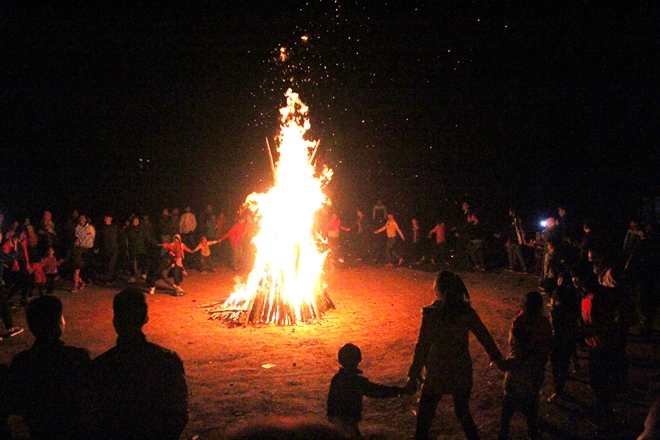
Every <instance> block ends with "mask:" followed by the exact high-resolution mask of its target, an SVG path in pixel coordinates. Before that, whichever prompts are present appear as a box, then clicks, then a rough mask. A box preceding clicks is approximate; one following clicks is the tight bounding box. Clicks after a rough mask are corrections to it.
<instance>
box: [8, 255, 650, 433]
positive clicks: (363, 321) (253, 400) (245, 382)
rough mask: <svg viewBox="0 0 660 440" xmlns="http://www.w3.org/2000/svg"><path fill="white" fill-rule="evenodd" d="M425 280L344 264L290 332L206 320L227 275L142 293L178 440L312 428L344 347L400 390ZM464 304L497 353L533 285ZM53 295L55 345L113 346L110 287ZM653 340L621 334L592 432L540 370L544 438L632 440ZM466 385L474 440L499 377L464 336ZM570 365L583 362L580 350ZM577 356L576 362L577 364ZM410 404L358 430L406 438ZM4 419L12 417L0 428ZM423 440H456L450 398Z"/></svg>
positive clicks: (24, 341) (383, 411)
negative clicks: (178, 367) (616, 383)
mask: <svg viewBox="0 0 660 440" xmlns="http://www.w3.org/2000/svg"><path fill="white" fill-rule="evenodd" d="M434 275H435V274H434V273H431V272H424V271H418V270H413V269H410V268H403V267H401V268H396V267H395V268H391V267H390V268H387V267H382V266H368V265H363V266H353V267H343V268H339V269H336V270H333V271H332V272H331V273H329V274H328V275H327V276H326V279H327V283H328V291H329V293H330V296H331V297H332V299H333V301H334V303H335V305H336V310H331V311H330V312H328V313H327V314H326V315H325V316H324V318H323V319H322V320H321V321H320V322H318V323H314V324H307V325H298V326H292V327H277V326H264V327H261V328H255V327H246V328H244V327H239V328H228V327H227V326H225V325H224V324H222V323H220V322H219V321H213V320H209V319H208V308H207V307H204V306H205V305H208V304H211V303H214V302H218V301H223V300H224V299H225V298H226V297H227V296H228V294H229V293H230V292H231V291H232V290H233V289H232V286H233V284H234V277H235V276H236V274H235V273H234V272H233V271H231V270H229V269H227V268H221V269H219V271H218V273H217V274H199V273H197V272H195V271H191V274H190V276H189V277H188V278H186V280H185V281H184V283H183V287H184V288H185V290H186V292H187V293H186V295H185V296H183V297H174V296H171V295H169V294H167V293H165V292H164V291H161V292H157V293H156V294H155V295H153V296H148V297H147V300H148V303H149V314H150V319H149V322H148V323H147V325H146V326H145V327H144V331H145V333H146V334H147V337H148V338H149V339H150V340H151V341H153V342H156V343H158V344H161V345H164V346H166V347H168V348H170V349H173V350H174V351H176V352H177V353H178V354H179V355H180V356H181V358H182V359H183V361H184V364H185V369H186V374H187V379H188V386H189V408H190V421H189V423H188V426H187V427H186V429H185V431H184V434H183V437H182V438H185V439H198V440H203V439H221V438H223V435H224V433H225V432H226V430H227V429H228V428H231V427H235V426H236V425H239V424H242V423H247V422H250V421H254V420H256V419H260V418H263V417H269V416H296V417H298V416H303V417H310V418H318V419H324V415H325V402H326V395H327V391H328V386H329V383H330V379H331V377H332V375H333V374H334V373H335V372H336V371H337V368H338V365H337V361H336V358H337V350H338V349H339V348H340V347H341V346H342V345H343V344H345V343H347V342H352V343H354V344H356V345H358V346H359V347H360V348H361V349H362V353H363V362H362V364H361V369H362V370H363V372H364V374H365V376H366V377H368V378H370V379H371V380H374V381H377V382H381V383H386V384H392V385H395V384H396V385H403V384H404V383H405V379H406V373H407V370H408V367H409V365H410V362H411V359H412V354H413V349H414V345H415V341H416V338H417V333H418V328H419V324H420V321H421V308H422V306H424V305H426V304H429V303H431V302H432V300H433V294H432V292H431V290H430V287H431V285H432V281H433V278H434ZM461 275H462V276H463V278H464V280H465V283H466V285H467V286H468V289H469V291H470V294H471V296H472V300H473V306H474V308H475V309H476V310H477V312H478V313H479V314H480V316H481V317H482V319H483V321H484V322H485V323H486V326H487V327H488V328H489V329H490V330H491V332H492V334H493V337H494V339H495V341H496V342H497V343H498V345H499V346H500V349H501V350H502V351H503V352H506V351H507V349H508V347H507V343H506V341H507V334H508V326H509V323H510V320H511V319H512V318H513V316H514V315H515V313H516V312H517V310H518V306H519V304H520V300H521V298H522V297H523V295H524V293H525V292H527V291H529V290H532V289H534V288H535V278H534V277H533V276H530V275H519V274H513V273H497V272H486V273H462V274H461ZM62 287H63V290H58V291H56V295H57V296H58V297H60V298H61V299H62V300H63V302H64V311H65V318H66V321H67V327H66V332H65V335H64V340H65V341H66V342H67V343H68V344H70V345H74V346H80V347H86V348H88V349H89V351H90V352H91V354H92V356H97V355H99V354H100V353H102V352H104V351H105V350H107V349H109V348H110V347H112V346H113V345H114V342H115V333H114V330H113V328H112V324H111V318H112V311H111V304H112V298H113V295H114V294H115V293H116V292H117V291H118V290H119V289H118V288H105V287H99V286H88V287H87V288H86V289H85V290H83V291H81V292H80V293H77V294H72V293H70V292H69V291H68V290H65V289H67V287H68V284H66V283H64V284H63V286H62ZM15 317H16V321H17V324H18V325H25V318H24V313H23V310H22V309H15ZM658 342H659V341H658V340H657V339H655V340H654V341H653V342H651V343H649V342H642V341H641V340H640V339H639V338H638V337H637V336H636V335H635V334H631V336H630V343H629V359H630V368H631V377H630V380H631V390H630V391H629V392H627V393H624V394H622V395H620V396H619V397H618V398H617V402H616V411H617V425H616V427H615V428H614V429H611V430H609V431H608V432H606V433H602V432H601V433H598V432H597V430H596V427H595V426H594V425H593V423H592V422H591V420H592V418H591V413H590V407H591V403H592V393H591V391H590V389H589V388H588V386H587V383H586V368H582V369H580V370H579V371H578V372H576V373H574V374H573V380H571V381H570V382H569V384H568V386H567V388H568V389H567V391H568V392H569V394H570V395H571V396H572V398H571V400H570V401H562V402H560V403H558V404H549V403H547V402H546V399H547V397H548V396H549V395H550V394H551V375H550V373H549V371H550V369H549V366H548V368H547V371H548V373H547V376H546V382H545V385H544V388H543V392H542V394H543V395H542V396H541V398H542V404H541V417H542V419H543V420H544V421H546V422H547V426H546V431H545V433H544V438H547V439H562V440H564V439H595V438H620V439H634V438H636V436H637V435H638V434H639V433H641V431H642V424H643V420H644V417H645V415H646V413H647V411H648V406H649V394H650V391H651V390H652V389H653V388H654V387H655V386H656V385H657V384H658V382H659V368H658V366H659V365H660V362H659V359H658V358H659V357H660V352H658V350H657V346H658ZM31 343H32V336H31V335H30V334H29V333H28V332H27V331H26V332H25V333H23V334H21V335H18V336H16V337H14V338H11V339H8V340H4V341H0V362H5V363H8V362H9V361H10V360H11V358H12V356H13V355H15V354H16V353H17V352H19V351H20V350H23V349H26V348H28V347H29V346H30V344H31ZM471 344H472V345H471V351H472V354H473V361H474V388H473V391H472V400H471V408H472V412H473V415H474V418H475V420H476V422H477V425H478V426H479V431H480V433H481V436H482V438H483V439H494V438H496V437H497V435H496V434H497V426H498V421H499V411H500V402H501V394H502V380H503V374H502V373H501V372H500V371H498V370H497V369H496V368H495V367H491V366H489V362H488V359H487V356H486V354H485V352H484V350H483V349H482V348H481V347H480V346H479V345H478V343H477V342H476V340H475V339H474V338H472V339H471ZM582 356H586V353H584V352H582ZM586 362H587V361H586V358H583V359H582V362H581V365H582V366H583V367H586ZM418 396H419V394H417V395H416V396H405V397H399V398H394V399H386V400H371V399H365V402H364V418H363V421H362V422H361V425H360V426H361V430H362V433H363V435H364V436H365V437H366V438H371V439H407V438H411V436H412V435H413V433H414V424H415V411H416V401H417V398H418ZM15 422H16V420H15V419H12V423H15ZM525 431H526V430H525V427H524V421H523V419H522V417H521V416H520V415H517V416H515V418H514V422H513V426H512V433H511V435H512V438H514V439H515V438H525ZM432 434H433V435H435V436H436V438H443V439H462V438H464V436H463V433H462V430H461V427H460V425H459V424H458V422H457V420H456V418H455V416H454V414H453V406H452V402H451V399H450V398H448V397H447V398H445V399H444V400H443V401H442V402H441V403H440V406H439V408H438V412H437V417H436V420H435V423H434V427H433V431H432Z"/></svg>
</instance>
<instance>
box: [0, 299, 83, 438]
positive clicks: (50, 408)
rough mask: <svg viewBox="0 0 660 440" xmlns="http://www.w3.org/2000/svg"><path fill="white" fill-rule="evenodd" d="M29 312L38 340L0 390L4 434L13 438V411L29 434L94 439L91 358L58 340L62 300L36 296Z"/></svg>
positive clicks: (16, 363) (22, 355) (19, 359)
mask: <svg viewBox="0 0 660 440" xmlns="http://www.w3.org/2000/svg"><path fill="white" fill-rule="evenodd" d="M25 315H26V318H27V323H28V328H29V329H30V332H31V333H32V334H33V335H34V337H35V341H34V344H33V345H32V347H30V348H29V349H27V350H25V351H22V352H20V353H18V354H17V355H16V356H15V357H14V358H13V360H12V362H11V365H10V366H9V371H8V372H7V377H6V381H5V384H4V388H3V390H2V393H1V394H0V420H2V421H3V425H4V432H3V433H0V437H1V438H12V437H11V432H10V430H9V428H8V426H7V424H6V422H7V417H8V416H9V415H11V414H15V415H19V416H21V417H22V418H23V420H24V421H25V424H26V425H27V427H28V430H29V432H30V438H31V439H71V438H93V436H92V434H91V431H92V427H93V423H92V420H93V415H92V413H91V412H90V411H91V405H90V403H91V402H92V401H91V397H90V396H91V382H90V380H89V379H90V377H89V373H90V366H91V358H90V355H89V353H88V352H87V350H85V349H83V348H77V347H70V346H68V345H65V344H64V342H62V340H61V339H60V338H61V336H62V333H63V331H64V326H65V322H64V317H63V316H62V302H61V301H60V300H59V299H58V298H57V297H54V296H50V295H47V296H42V297H39V298H35V299H34V300H33V301H31V302H30V303H29V304H28V306H27V309H26V311H25Z"/></svg>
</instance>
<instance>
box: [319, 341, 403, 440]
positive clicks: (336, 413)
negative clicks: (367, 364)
mask: <svg viewBox="0 0 660 440" xmlns="http://www.w3.org/2000/svg"><path fill="white" fill-rule="evenodd" d="M338 358H339V365H341V368H340V369H339V371H338V372H337V373H336V374H335V375H334V376H333V378H332V381H331V382H330V391H329V392H328V421H329V422H330V423H332V424H334V425H336V426H337V427H338V428H339V430H340V431H341V432H342V434H343V435H344V436H345V438H349V439H359V438H362V436H361V434H360V429H359V428H358V423H359V422H360V420H361V419H362V397H363V396H367V397H371V398H373V399H386V398H388V397H396V396H399V395H401V394H403V393H404V392H405V390H404V389H403V388H402V387H397V386H388V385H381V384H378V383H374V382H371V381H370V380H369V379H367V378H366V377H364V376H363V375H362V371H360V370H359V369H358V365H359V364H360V362H362V352H361V351H360V348H359V347H358V346H356V345H354V344H351V343H348V344H345V345H344V346H343V347H342V348H340V349H339V353H338Z"/></svg>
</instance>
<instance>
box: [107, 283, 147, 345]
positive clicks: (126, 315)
mask: <svg viewBox="0 0 660 440" xmlns="http://www.w3.org/2000/svg"><path fill="white" fill-rule="evenodd" d="M112 309H113V311H114V317H113V318H112V324H113V325H114V327H115V330H116V331H117V333H118V334H122V333H132V332H138V331H140V330H141V329H142V326H143V325H144V324H146V323H147V321H148V320H149V316H148V313H147V301H146V299H145V298H144V293H142V292H141V291H139V290H137V289H127V290H122V291H121V292H119V293H118V294H117V295H115V299H114V300H113V302H112Z"/></svg>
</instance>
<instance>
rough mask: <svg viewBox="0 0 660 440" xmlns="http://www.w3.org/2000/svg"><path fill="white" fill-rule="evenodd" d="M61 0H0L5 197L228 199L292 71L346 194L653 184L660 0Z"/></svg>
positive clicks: (584, 194)
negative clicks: (62, 0) (143, 1)
mask: <svg viewBox="0 0 660 440" xmlns="http://www.w3.org/2000/svg"><path fill="white" fill-rule="evenodd" d="M66 3H68V4H65V5H57V6H49V7H41V8H36V7H34V6H32V7H30V6H28V5H27V4H25V3H24V2H18V1H6V2H2V6H0V8H1V10H0V24H1V34H0V35H1V41H0V66H2V83H1V84H2V86H1V89H0V93H1V94H2V101H3V106H2V108H3V113H2V118H0V142H1V143H2V162H1V163H2V165H1V166H2V175H3V179H2V183H1V184H0V185H1V186H0V189H1V191H2V192H1V194H0V205H1V207H2V209H4V210H5V211H6V212H15V213H18V212H21V213H28V212H35V213H38V212H40V211H41V210H42V209H44V208H50V209H53V210H55V211H58V210H61V211H65V212H66V210H70V209H73V208H78V209H81V210H89V211H92V212H97V213H100V212H101V210H115V211H117V212H118V211H121V210H125V211H129V210H135V209H145V210H151V209H156V210H157V211H158V210H159V208H160V207H161V206H170V207H171V206H174V205H183V204H186V203H190V204H192V206H193V207H195V208H196V209H197V210H201V208H202V207H203V206H204V205H205V204H206V203H214V204H215V205H216V206H219V207H220V208H222V209H225V210H235V209H236V208H237V207H238V205H239V204H240V203H241V201H242V200H243V199H244V197H245V196H246V195H247V194H248V193H250V192H252V191H255V190H260V191H262V190H264V189H266V188H267V187H268V186H269V185H270V184H271V183H272V182H271V181H270V179H271V174H270V169H269V165H268V156H267V154H266V151H265V139H266V138H267V137H268V138H269V139H270V140H271V143H272V141H273V139H274V136H275V135H276V134H277V129H278V109H279V108H280V107H282V106H283V105H284V93H285V91H286V90H287V89H288V88H289V87H291V88H292V89H293V90H294V91H295V92H298V93H299V94H300V96H301V99H302V100H303V101H304V102H305V103H306V104H307V105H308V106H309V108H310V113H309V114H310V122H311V125H312V130H311V133H310V138H312V139H320V142H321V144H320V145H321V147H320V151H319V153H320V160H321V161H323V163H325V164H326V165H327V166H329V167H330V168H332V169H333V170H334V172H335V175H334V178H333V181H332V183H331V185H330V187H329V189H328V190H329V192H330V195H331V198H332V199H333V201H334V203H335V205H336V206H337V207H338V209H340V210H344V211H348V210H352V209H354V208H355V207H362V208H363V209H367V210H368V209H370V207H371V205H372V204H373V203H374V201H375V200H376V199H377V198H382V199H384V200H385V201H386V202H387V203H388V205H389V206H391V207H393V208H394V210H395V211H397V212H398V213H400V215H408V216H410V215H431V214H436V213H438V211H441V210H445V209H451V207H452V206H454V205H453V204H454V203H456V202H458V203H460V201H461V200H462V199H465V198H467V199H469V200H471V201H472V202H473V204H475V205H478V206H483V207H484V208H488V209H492V210H497V209H499V208H501V207H502V206H506V204H514V205H517V206H518V209H519V212H521V211H522V212H525V213H526V214H527V215H530V216H531V215H537V214H538V215H541V214H546V213H550V212H552V211H554V210H555V209H556V206H557V204H559V203H566V204H568V205H569V206H571V207H574V209H575V211H576V212H583V213H585V214H586V213H590V214H591V213H592V212H593V211H597V212H602V211H604V212H607V213H609V214H611V215H621V213H622V212H625V211H624V210H627V209H634V208H635V207H636V206H637V203H638V201H639V198H640V197H641V196H644V195H649V194H657V193H658V169H659V168H658V167H659V165H660V152H659V150H660V148H658V140H659V138H660V136H658V122H659V121H658V102H659V98H660V92H659V90H660V87H659V86H660V84H659V83H660V79H659V78H660V75H659V70H658V64H659V63H660V57H659V55H660V50H659V49H660V32H659V27H658V23H660V7H659V6H658V4H657V2H651V1H639V2H620V1H616V2H615V1H611V2H602V1H586V0H576V1H571V2H545V3H544V4H543V5H542V6H538V5H537V4H536V3H537V2H523V1H520V2H514V1H490V2H487V1H479V0H477V1H470V2H468V1H455V2H454V1H450V2H415V1H409V2H405V4H404V5H402V4H401V3H399V2H397V3H394V2H386V3H383V4H381V5H374V4H375V3H376V2H363V1H343V0H337V1H325V0H310V1H309V2H307V3H303V2H270V3H268V4H265V5H264V4H259V3H261V2H250V1H242V2H208V3H202V2H200V3H198V5H197V6H196V7H194V8H190V7H183V6H180V7H168V8H166V7H164V6H158V7H155V8H153V9H150V8H148V7H144V6H131V7H126V8H125V9H121V8H119V7H109V6H107V5H106V4H105V2H103V3H102V2H66ZM402 3H403V2H402ZM220 4H221V5H222V6H219V5H220ZM283 53H284V54H285V55H286V59H284V60H283V59H282V57H281V55H282V54H283ZM157 211H156V212H157ZM17 215H18V214H17ZM498 215H499V214H498Z"/></svg>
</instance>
